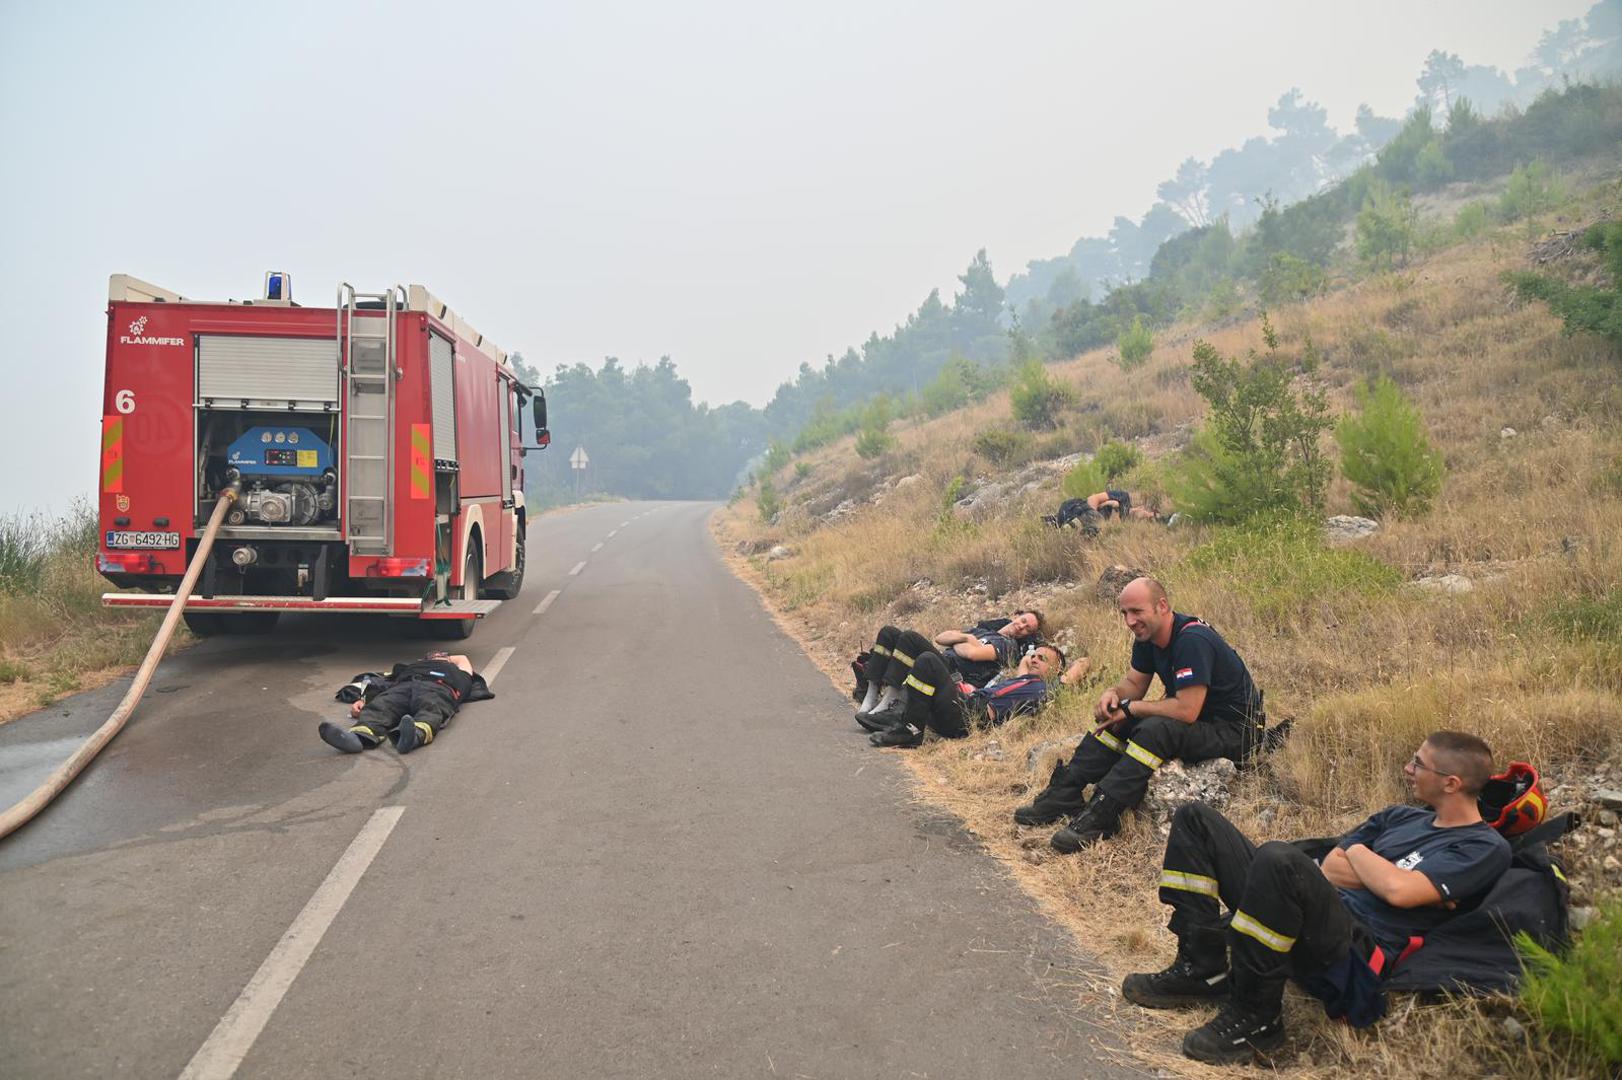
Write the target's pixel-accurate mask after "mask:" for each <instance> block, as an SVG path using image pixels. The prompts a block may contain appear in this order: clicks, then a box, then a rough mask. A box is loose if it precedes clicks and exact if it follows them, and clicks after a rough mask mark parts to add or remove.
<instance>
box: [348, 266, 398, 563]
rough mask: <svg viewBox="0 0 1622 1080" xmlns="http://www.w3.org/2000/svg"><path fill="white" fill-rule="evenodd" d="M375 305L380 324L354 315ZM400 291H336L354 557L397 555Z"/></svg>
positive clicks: (366, 316)
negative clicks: (363, 305) (360, 305)
mask: <svg viewBox="0 0 1622 1080" xmlns="http://www.w3.org/2000/svg"><path fill="white" fill-rule="evenodd" d="M361 300H374V301H377V302H378V303H379V305H380V306H381V316H382V317H381V318H380V317H378V316H377V315H373V314H371V313H369V312H367V313H362V314H359V315H357V314H356V307H357V301H361ZM398 310H399V307H398V305H397V303H396V290H394V289H391V290H389V291H388V292H383V293H357V292H356V291H355V288H354V286H352V285H350V284H349V283H347V282H345V283H344V284H342V285H340V286H338V338H339V340H340V341H341V342H342V344H343V373H344V376H345V378H346V379H347V380H348V383H347V388H346V390H345V401H344V424H345V428H344V448H345V450H344V457H345V477H346V480H345V484H346V489H345V490H346V492H347V495H346V497H345V501H346V503H347V506H346V510H345V523H346V525H347V526H348V532H349V549H350V551H351V552H352V553H353V554H355V555H388V554H391V553H392V552H393V550H394V535H393V531H394V530H393V520H392V519H393V515H392V514H391V513H390V508H391V507H392V506H393V504H394V467H393V465H394V462H393V448H394V383H395V377H396V367H395V340H394V323H395V314H396V312H397V311H398Z"/></svg>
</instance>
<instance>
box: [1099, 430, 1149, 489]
mask: <svg viewBox="0 0 1622 1080" xmlns="http://www.w3.org/2000/svg"><path fill="white" fill-rule="evenodd" d="M1142 460H1143V451H1141V450H1139V449H1138V448H1137V447H1136V446H1133V445H1132V444H1131V443H1123V442H1107V443H1105V444H1104V445H1103V446H1100V447H1099V448H1098V453H1096V454H1094V455H1093V464H1095V465H1097V466H1098V471H1099V472H1101V473H1103V474H1104V479H1105V481H1107V482H1111V483H1113V482H1114V481H1115V480H1116V479H1117V478H1118V477H1120V476H1121V475H1122V474H1123V473H1125V472H1126V471H1127V470H1128V469H1131V468H1132V467H1133V466H1135V465H1137V464H1138V462H1140V461H1142ZM1089 494H1091V493H1090V492H1089Z"/></svg>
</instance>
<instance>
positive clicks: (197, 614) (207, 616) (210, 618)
mask: <svg viewBox="0 0 1622 1080" xmlns="http://www.w3.org/2000/svg"><path fill="white" fill-rule="evenodd" d="M180 617H181V619H183V620H184V621H185V623H186V629H187V630H190V631H191V632H192V633H193V634H194V635H196V636H197V637H214V636H215V635H216V634H223V633H225V626H224V624H223V623H221V622H220V617H219V615H218V614H216V613H215V612H212V611H183V612H181V613H180Z"/></svg>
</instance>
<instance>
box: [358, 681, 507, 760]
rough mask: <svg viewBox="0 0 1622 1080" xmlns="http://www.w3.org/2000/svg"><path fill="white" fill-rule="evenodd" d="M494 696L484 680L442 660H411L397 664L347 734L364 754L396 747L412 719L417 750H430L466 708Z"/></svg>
mask: <svg viewBox="0 0 1622 1080" xmlns="http://www.w3.org/2000/svg"><path fill="white" fill-rule="evenodd" d="M492 697H495V694H494V693H492V692H491V690H490V688H489V687H488V686H486V685H485V682H484V677H483V676H481V675H469V674H468V673H467V672H465V671H463V670H462V669H461V668H459V667H457V666H456V665H455V664H452V663H448V662H446V661H445V660H442V659H425V660H413V661H411V662H409V663H404V664H395V665H394V670H393V671H391V672H389V675H388V682H387V684H386V685H385V687H384V688H383V689H382V690H380V691H379V692H377V693H376V694H375V695H374V696H372V697H370V698H369V699H368V700H367V702H366V707H365V708H364V709H362V710H361V713H360V715H359V716H357V717H356V718H355V722H354V723H353V724H351V725H350V727H349V730H350V731H352V732H354V733H355V734H356V735H358V736H359V737H360V740H361V742H362V744H364V747H365V749H368V750H370V749H372V748H373V747H376V746H379V745H381V744H382V742H383V740H384V739H390V740H392V741H394V742H396V743H398V742H399V738H400V731H399V728H400V722H401V720H402V719H403V718H404V717H407V716H409V717H411V721H412V724H413V726H414V727H415V728H416V734H417V738H416V739H415V740H413V741H414V743H415V744H417V745H422V746H426V745H428V744H429V743H431V742H433V741H434V736H435V735H437V734H439V732H441V731H443V730H444V728H445V725H446V724H449V723H450V722H451V717H453V716H455V715H456V711H457V710H458V709H460V708H461V707H462V705H463V703H465V702H468V701H483V700H485V699H486V698H492Z"/></svg>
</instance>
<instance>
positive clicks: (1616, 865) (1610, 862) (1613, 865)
mask: <svg viewBox="0 0 1622 1080" xmlns="http://www.w3.org/2000/svg"><path fill="white" fill-rule="evenodd" d="M1600 865H1601V866H1603V867H1605V869H1607V870H1609V871H1610V872H1611V873H1613V874H1614V873H1616V872H1617V871H1618V870H1622V862H1618V861H1617V859H1616V856H1615V855H1607V856H1605V858H1604V860H1603V861H1601V863H1600Z"/></svg>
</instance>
